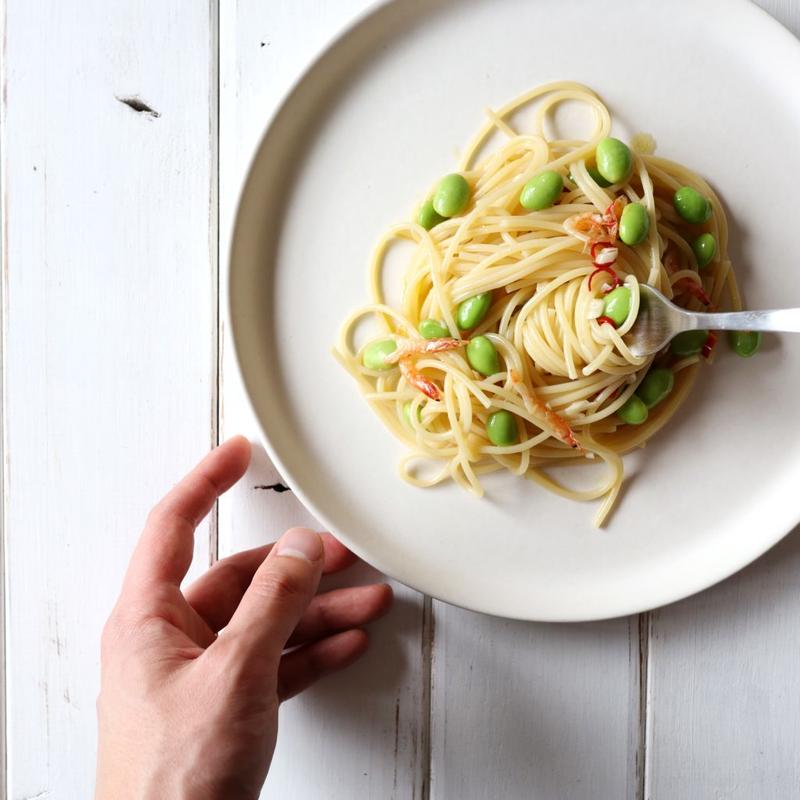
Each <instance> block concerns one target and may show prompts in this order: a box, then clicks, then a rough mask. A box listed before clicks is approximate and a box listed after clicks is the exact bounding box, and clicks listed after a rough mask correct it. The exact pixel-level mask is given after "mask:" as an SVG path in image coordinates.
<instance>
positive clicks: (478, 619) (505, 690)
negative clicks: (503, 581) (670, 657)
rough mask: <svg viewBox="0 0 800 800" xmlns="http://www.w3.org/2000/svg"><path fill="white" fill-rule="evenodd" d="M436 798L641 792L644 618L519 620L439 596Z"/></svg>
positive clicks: (574, 798)
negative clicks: (641, 626)
mask: <svg viewBox="0 0 800 800" xmlns="http://www.w3.org/2000/svg"><path fill="white" fill-rule="evenodd" d="M434 620H435V631H436V635H435V638H434V644H433V666H432V679H433V681H432V692H431V694H432V705H431V741H432V754H431V798H433V799H434V800H440V799H441V800H444V799H445V798H451V797H459V798H470V800H484V798H485V800H495V798H509V799H510V798H520V797H537V798H538V797H541V798H562V797H563V798H569V800H582V799H583V798H586V800H596V798H615V800H616V799H617V798H619V800H622V799H623V798H631V800H633V798H635V797H636V792H637V786H638V779H637V758H638V755H639V741H638V732H639V731H638V720H639V715H638V711H639V709H638V702H639V699H638V686H639V645H638V625H637V621H636V618H635V617H634V618H631V619H629V620H628V619H618V620H612V621H609V622H603V623H596V624H587V625H546V624H529V623H522V622H514V621H510V620H500V619H496V618H493V617H487V616H484V615H480V614H475V613H473V612H469V611H464V610H462V609H458V608H455V607H453V606H448V605H446V604H443V603H434Z"/></svg>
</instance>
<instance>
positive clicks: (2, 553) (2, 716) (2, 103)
mask: <svg viewBox="0 0 800 800" xmlns="http://www.w3.org/2000/svg"><path fill="white" fill-rule="evenodd" d="M7 31H8V5H7V4H6V3H4V4H3V14H2V18H1V19H0V42H2V45H1V47H2V51H1V52H0V73H2V74H0V84H2V88H1V89H0V92H1V93H2V96H0V236H1V237H2V252H0V260H2V264H0V267H2V282H1V283H0V314H1V315H2V319H0V404H2V408H0V484H1V485H2V487H3V496H2V499H0V798H2V800H5V798H6V797H7V796H8V746H7V740H6V733H7V719H6V717H7V713H8V712H7V709H8V703H7V697H8V691H7V690H8V683H7V676H6V653H7V652H8V648H7V644H6V630H7V623H6V597H7V591H8V587H7V585H6V580H7V570H6V552H7V550H6V533H7V531H8V527H7V518H6V515H7V512H8V464H7V458H8V442H7V438H6V431H7V426H6V408H7V404H6V379H5V375H6V373H5V370H6V343H7V329H6V326H7V324H8V218H7V215H8V187H7V185H6V181H7V174H8V173H7V169H6V148H5V146H4V144H3V143H4V142H7V141H8V140H7V138H6V111H7V109H6V89H7V81H8V75H7V74H6V42H7V39H6V36H7Z"/></svg>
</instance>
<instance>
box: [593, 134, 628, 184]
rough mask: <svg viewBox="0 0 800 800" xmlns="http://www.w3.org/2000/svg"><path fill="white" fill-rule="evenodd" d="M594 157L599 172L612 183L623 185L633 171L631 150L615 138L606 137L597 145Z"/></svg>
mask: <svg viewBox="0 0 800 800" xmlns="http://www.w3.org/2000/svg"><path fill="white" fill-rule="evenodd" d="M594 157H595V161H596V162H597V171H598V172H599V173H600V174H601V175H602V176H603V177H604V178H605V179H606V180H607V181H609V182H610V183H621V182H622V181H624V180H625V179H626V178H627V177H628V176H629V175H630V174H631V170H632V169H633V156H632V155H631V150H630V148H629V147H628V145H626V144H625V143H624V142H621V141H620V140H619V139H615V138H614V137H613V136H606V138H605V139H601V140H600V141H599V142H598V143H597V149H596V150H595V154H594Z"/></svg>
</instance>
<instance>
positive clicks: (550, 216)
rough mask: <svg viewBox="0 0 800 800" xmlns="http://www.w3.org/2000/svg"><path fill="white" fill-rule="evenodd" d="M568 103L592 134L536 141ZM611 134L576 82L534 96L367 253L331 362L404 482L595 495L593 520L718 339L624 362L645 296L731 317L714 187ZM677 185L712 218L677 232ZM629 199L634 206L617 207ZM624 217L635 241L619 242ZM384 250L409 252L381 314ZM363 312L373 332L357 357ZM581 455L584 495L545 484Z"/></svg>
mask: <svg viewBox="0 0 800 800" xmlns="http://www.w3.org/2000/svg"><path fill="white" fill-rule="evenodd" d="M566 101H579V102H580V103H583V104H585V106H586V107H588V109H589V110H590V113H591V116H592V117H593V119H594V129H593V130H592V132H591V135H590V136H589V137H588V138H587V139H585V140H565V139H557V138H548V137H547V135H546V130H549V127H550V125H551V120H552V114H553V113H554V111H555V110H556V108H557V106H559V105H560V104H562V103H564V102H566ZM523 109H525V110H529V111H530V116H532V118H533V121H532V124H531V126H530V128H531V129H530V130H528V131H527V132H520V131H518V130H517V129H516V128H515V127H514V126H513V119H512V118H513V117H514V116H515V115H518V112H520V111H521V110H523ZM610 128H611V117H610V114H609V112H608V110H607V108H606V107H605V105H604V104H603V103H602V101H601V100H600V99H599V97H598V96H597V95H596V94H595V93H594V92H592V91H591V90H590V89H588V88H586V87H584V86H582V85H580V84H576V83H571V82H559V83H553V84H549V85H546V86H542V87H539V88H536V89H533V90H532V91H529V92H527V93H526V94H524V95H522V96H520V97H518V98H516V99H515V100H512V101H511V102H510V103H508V104H507V105H505V106H503V107H502V108H500V109H499V110H497V111H495V112H488V120H487V121H486V123H485V124H484V125H483V126H482V127H481V128H480V130H479V131H478V133H477V135H476V136H475V138H474V139H473V141H472V142H471V143H470V145H469V146H468V147H467V150H466V153H465V155H464V157H463V159H462V161H461V163H460V165H459V167H458V173H456V174H454V175H452V176H448V178H447V179H444V180H443V181H442V182H441V183H440V184H439V185H438V187H437V188H436V189H435V190H434V192H433V201H432V205H431V201H430V200H429V201H428V202H427V203H426V204H425V206H423V208H422V209H421V210H420V214H419V216H418V222H407V223H402V224H399V225H396V226H394V227H392V228H391V229H390V230H388V231H387V232H386V233H385V234H384V236H383V237H382V238H381V240H380V241H379V242H378V245H377V247H376V249H375V252H374V255H373V257H372V261H371V265H370V283H371V291H372V302H371V303H370V304H369V305H367V306H364V307H363V308H361V309H358V310H357V311H355V312H354V313H353V314H351V315H350V316H349V317H348V318H347V320H346V321H345V323H344V325H343V327H342V330H341V335H340V338H339V341H338V344H337V346H336V348H335V351H334V354H335V355H336V357H337V358H338V360H339V361H340V362H341V364H342V365H343V366H344V367H345V369H346V370H347V371H348V372H349V373H350V374H351V375H352V376H353V377H354V378H355V379H356V381H357V382H358V385H359V387H360V388H361V390H362V392H363V394H364V396H365V398H366V399H367V401H368V402H369V404H370V405H371V406H372V408H373V409H374V411H375V412H376V413H377V414H378V416H379V417H380V418H381V420H382V421H383V423H384V424H385V425H386V427H387V428H388V429H389V430H390V431H391V432H392V433H393V434H394V435H395V436H396V437H397V438H398V439H400V440H401V441H402V442H403V443H404V444H405V445H406V446H407V447H408V452H407V454H406V455H405V456H404V457H403V458H402V459H401V461H400V474H401V475H402V477H403V478H404V479H405V480H406V481H408V482H409V483H411V484H413V485H415V486H419V487H427V486H433V485H435V484H438V483H441V482H442V481H446V480H454V481H456V482H457V483H458V484H460V485H461V486H463V487H464V488H465V489H467V490H469V491H470V492H473V493H475V494H477V495H479V496H480V495H482V493H483V488H482V486H481V476H482V475H484V474H486V473H489V472H493V471H496V470H507V471H509V472H511V473H513V474H515V475H519V476H524V477H526V478H529V479H531V480H533V481H535V482H536V483H538V484H540V485H542V486H544V487H545V488H547V489H549V490H551V491H554V492H557V493H558V494H560V495H562V496H564V497H567V498H570V499H573V500H584V501H585V500H595V499H600V498H602V502H601V504H600V506H599V509H598V511H597V514H596V516H595V520H594V521H595V524H596V525H598V526H599V525H601V524H602V522H603V520H604V519H605V518H606V516H607V515H608V513H609V511H610V510H611V508H612V506H613V505H614V502H615V500H616V498H617V496H618V494H619V491H620V487H621V485H622V482H623V463H622V459H621V456H622V455H623V454H624V453H626V452H628V451H630V450H631V449H633V448H635V447H638V446H641V445H643V444H644V443H645V442H646V441H647V440H648V439H649V438H650V437H651V436H652V435H653V434H654V433H656V431H658V430H659V429H660V428H661V427H662V426H663V425H665V424H666V423H667V422H668V421H669V419H670V417H672V415H673V414H674V413H675V412H676V410H677V409H678V407H679V406H680V405H681V403H682V402H683V401H684V399H685V398H686V396H687V394H688V392H689V390H690V389H691V386H692V383H693V381H694V379H695V376H696V371H697V368H698V365H699V362H700V361H701V359H703V358H704V357H705V358H709V357H711V355H712V353H713V348H714V343H715V341H716V339H715V337H714V334H713V332H710V333H709V335H708V337H707V338H705V340H701V341H700V342H698V343H697V344H696V346H694V348H692V347H690V348H688V349H686V348H684V350H681V349H680V348H677V349H676V348H674V347H673V348H671V349H670V348H668V349H667V350H665V351H664V352H662V353H660V354H658V355H657V356H656V357H655V359H654V358H652V357H650V358H637V357H635V356H633V355H632V354H631V352H630V351H629V350H628V347H627V346H626V344H625V340H624V337H625V334H626V333H627V332H628V331H629V330H630V329H631V327H632V326H633V324H634V322H635V320H636V315H637V311H638V305H639V284H640V283H648V284H650V285H652V286H654V287H656V288H657V289H659V290H660V291H661V292H663V293H664V294H665V295H666V296H667V297H671V298H673V299H674V301H675V302H676V303H678V304H679V305H682V306H683V307H686V308H690V309H693V310H706V309H708V308H710V307H716V306H718V305H720V303H722V302H723V299H724V301H725V303H726V304H728V305H730V307H732V308H733V309H737V310H738V309H740V308H741V300H740V296H739V292H738V288H737V285H736V281H735V278H734V275H733V272H732V269H731V263H730V261H729V259H728V254H727V238H728V233H727V222H726V219H725V215H724V212H723V209H722V206H721V204H720V202H719V199H718V198H717V197H716V195H715V194H714V192H713V191H712V189H711V187H710V186H709V185H708V184H707V183H706V182H705V181H704V180H703V178H701V177H700V176H698V175H697V174H695V173H694V172H692V171H690V170H689V169H687V168H686V167H684V166H681V165H680V164H676V163H673V162H671V161H667V160H664V159H662V158H658V157H656V156H654V155H652V149H653V145H654V143H653V140H652V137H648V136H642V135H640V136H637V137H634V144H635V145H636V146H637V147H638V150H639V151H638V152H636V151H632V150H630V149H629V148H627V146H625V145H624V144H622V143H621V142H619V141H618V140H617V139H611V138H610V137H609V133H610ZM497 138H502V139H503V141H502V142H501V143H500V144H499V145H498V146H496V147H492V146H491V143H492V141H493V140H494V139H497ZM637 143H638V144H637ZM615 148H616V149H615ZM606 150H608V152H609V153H610V154H611V155H607V153H606ZM647 151H650V152H647ZM615 154H616V156H619V158H621V159H622V160H621V161H620V160H619V158H618V159H617V161H614V159H613V158H612V156H614V155H615ZM625 158H627V159H628V162H625ZM620 164H622V167H620ZM626 166H627V168H626ZM620 169H623V170H624V172H625V175H624V177H622V178H620V176H619V175H615V174H614V173H615V172H619V170H620ZM604 172H605V175H606V176H607V177H604V175H603V173H604ZM552 173H556V177H555V178H553V174H552ZM542 176H545V177H542ZM608 178H611V179H612V180H611V181H609V180H608ZM448 181H449V182H448ZM553 181H555V195H557V196H555V197H552V196H549V194H551V188H552V185H553ZM614 181H616V182H614ZM687 187H688V195H689V200H692V199H695V200H696V198H697V197H699V198H700V201H703V202H705V203H707V207H706V208H705V212H706V213H705V214H703V216H705V217H707V219H704V220H701V219H693V221H691V222H690V221H687V216H686V215H688V216H689V218H691V213H690V212H691V209H690V211H688V212H687V211H685V209H684V208H683V207H682V206H681V205H680V204H679V203H678V201H677V200H676V194H677V193H678V192H679V191H684V190H687ZM692 192H693V194H692ZM462 194H463V197H462ZM684 194H687V191H684ZM681 198H683V195H681ZM462 200H463V201H464V202H462ZM522 201H524V203H523V202H522ZM700 201H697V202H700ZM459 205H460V206H463V207H462V208H457V206H459ZM634 205H638V206H641V207H643V208H642V209H637V211H638V214H634V213H633V212H626V208H628V207H630V206H634ZM703 210H704V207H703V206H702V205H701V206H700V212H703ZM634 218H638V219H634ZM628 220H632V221H633V222H636V223H637V225H638V229H637V230H633V227H631V226H630V225H629V226H628V229H627V230H626V223H627V221H628ZM634 227H635V226H634ZM696 237H697V238H696ZM701 238H702V241H703V243H704V244H703V246H702V247H700V246H699V245H698V246H695V247H693V244H694V243H697V242H699V241H700V240H701ZM626 239H627V240H628V241H629V242H633V244H626ZM637 239H639V241H637ZM398 240H403V241H406V242H408V243H410V244H411V245H412V247H413V251H412V254H411V257H410V259H409V262H408V266H407V270H406V273H405V279H404V282H403V291H402V300H401V302H400V303H399V305H398V306H397V307H393V306H391V305H389V304H388V303H387V302H386V301H385V299H384V288H383V283H384V280H383V277H384V268H385V265H386V259H387V254H388V251H389V249H390V248H391V246H392V245H393V244H394V243H395V242H397V241H398ZM712 250H713V253H712V252H711V251H712ZM709 253H711V255H710V256H709ZM723 293H724V295H725V297H724V298H723ZM617 301H619V302H617ZM476 309H477V310H476ZM364 317H374V319H375V320H377V323H378V325H379V326H380V327H381V329H382V333H381V334H380V335H379V336H377V337H375V336H373V337H371V338H370V340H369V341H368V342H365V343H364V344H363V345H362V346H360V347H356V345H355V344H354V341H355V339H356V336H355V328H356V326H357V325H358V324H359V323H360V322H361V321H362V319H363V318H364ZM654 370H659V371H660V372H661V375H662V378H663V375H664V374H666V375H667V378H668V379H669V380H668V381H667V382H666V385H665V387H664V389H665V390H664V391H661V390H660V389H659V390H658V391H657V392H656V393H655V395H654V394H653V391H652V390H649V391H647V392H645V391H644V389H645V388H646V386H645V382H646V380H647V376H648V375H652V374H653V372H654ZM665 371H666V373H665ZM669 373H671V374H669ZM651 382H652V381H651ZM662 383H663V381H662ZM587 459H588V460H590V461H592V462H594V463H595V464H597V465H605V469H604V470H603V471H602V474H601V475H600V476H599V478H598V481H597V483H596V485H595V486H594V487H592V488H590V489H584V490H578V489H574V488H570V487H568V486H566V485H565V484H564V483H563V482H561V481H560V480H557V479H556V478H555V477H554V476H552V475H551V474H549V473H548V467H552V466H556V465H572V464H578V463H584V462H585V461H586V460H587ZM426 465H427V466H426Z"/></svg>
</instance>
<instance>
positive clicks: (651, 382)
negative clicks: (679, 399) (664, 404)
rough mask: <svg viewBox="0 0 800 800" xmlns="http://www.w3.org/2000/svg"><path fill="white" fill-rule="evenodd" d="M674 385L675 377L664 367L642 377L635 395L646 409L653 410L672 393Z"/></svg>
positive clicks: (652, 370)
mask: <svg viewBox="0 0 800 800" xmlns="http://www.w3.org/2000/svg"><path fill="white" fill-rule="evenodd" d="M674 385H675V376H674V375H673V374H672V370H671V369H667V368H666V367H657V368H656V369H651V370H650V372H648V373H647V375H645V376H644V380H643V381H642V382H641V383H640V384H639V388H638V389H637V390H636V394H637V395H639V398H640V399H641V401H642V402H643V403H644V404H645V405H646V406H647V407H648V408H653V406H657V405H658V404H659V403H660V402H661V401H662V400H663V399H664V398H665V397H666V396H667V395H668V394H669V393H670V392H671V391H672V387H673V386H674Z"/></svg>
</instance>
